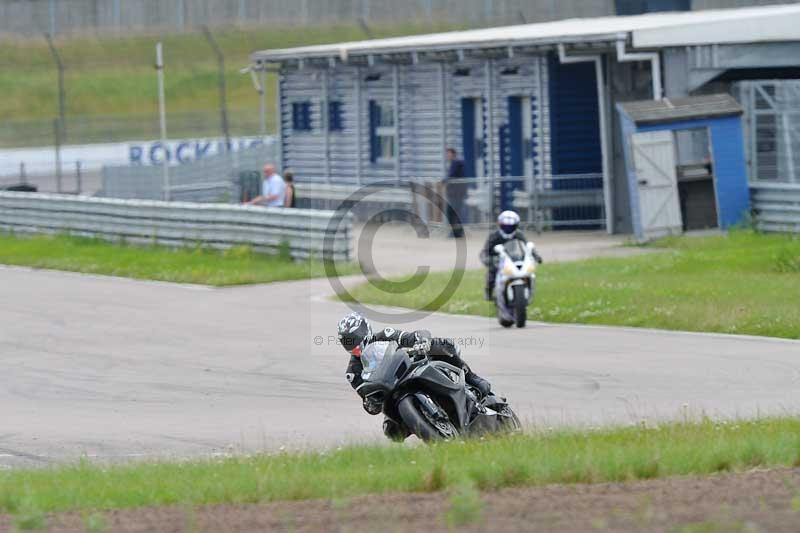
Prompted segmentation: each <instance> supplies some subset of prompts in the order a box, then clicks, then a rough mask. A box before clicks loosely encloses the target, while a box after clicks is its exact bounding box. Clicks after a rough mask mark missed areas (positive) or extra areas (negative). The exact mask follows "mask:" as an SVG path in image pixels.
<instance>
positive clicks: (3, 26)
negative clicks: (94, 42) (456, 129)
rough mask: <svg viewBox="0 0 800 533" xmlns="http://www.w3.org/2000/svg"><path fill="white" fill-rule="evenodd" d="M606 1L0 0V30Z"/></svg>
mask: <svg viewBox="0 0 800 533" xmlns="http://www.w3.org/2000/svg"><path fill="white" fill-rule="evenodd" d="M614 12H615V10H614V0H571V1H565V0H403V1H400V0H164V1H154V0H124V1H123V0H106V1H100V0H26V1H19V0H0V32H3V33H12V34H18V35H40V34H41V33H43V32H49V33H50V34H52V35H69V34H74V33H86V32H103V33H115V32H118V33H125V32H131V31H134V32H136V31H152V30H170V31H178V32H182V31H188V30H190V29H192V28H195V27H197V26H200V25H208V26H210V27H220V26H233V25H238V26H246V25H266V26H298V25H302V26H309V25H320V24H341V23H346V24H352V23H353V22H355V21H358V20H362V21H365V22H369V23H398V22H407V21H424V20H431V19H434V18H437V19H442V20H447V21H450V22H455V23H462V24H463V23H468V24H470V25H474V26H482V25H496V24H514V23H524V22H542V21H547V20H556V19H563V18H569V17H596V16H603V15H613V14H614Z"/></svg>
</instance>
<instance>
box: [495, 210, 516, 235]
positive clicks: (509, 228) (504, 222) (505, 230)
mask: <svg viewBox="0 0 800 533" xmlns="http://www.w3.org/2000/svg"><path fill="white" fill-rule="evenodd" d="M497 225H498V226H500V233H501V234H502V235H503V237H505V238H506V239H510V238H511V237H513V236H514V233H515V232H516V231H517V228H519V215H518V214H516V213H515V212H514V211H503V212H502V213H500V216H498V217H497Z"/></svg>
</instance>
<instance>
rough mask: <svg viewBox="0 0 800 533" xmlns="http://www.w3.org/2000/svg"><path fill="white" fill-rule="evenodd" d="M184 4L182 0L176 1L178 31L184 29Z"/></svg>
mask: <svg viewBox="0 0 800 533" xmlns="http://www.w3.org/2000/svg"><path fill="white" fill-rule="evenodd" d="M185 15H186V6H185V5H184V3H183V0H178V2H177V19H178V21H177V22H178V31H181V32H182V31H184V30H185V29H186V16H185Z"/></svg>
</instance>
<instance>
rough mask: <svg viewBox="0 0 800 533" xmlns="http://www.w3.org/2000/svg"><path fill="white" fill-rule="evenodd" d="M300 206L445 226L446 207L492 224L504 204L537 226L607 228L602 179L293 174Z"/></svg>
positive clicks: (465, 219)
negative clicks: (345, 208)
mask: <svg viewBox="0 0 800 533" xmlns="http://www.w3.org/2000/svg"><path fill="white" fill-rule="evenodd" d="M295 182H296V185H295V188H296V196H297V201H298V205H302V206H304V207H315V208H325V209H336V208H338V206H340V205H341V203H342V202H343V201H347V200H350V202H351V203H352V202H353V199H354V198H357V199H358V201H357V202H355V203H354V204H353V205H352V207H350V209H351V210H352V212H353V214H354V215H355V217H356V219H358V220H362V221H365V220H370V219H374V218H376V217H392V216H395V217H399V218H402V217H403V216H404V214H403V213H413V214H414V215H417V216H419V217H420V218H421V219H422V220H424V221H426V222H427V223H429V224H432V225H434V226H436V225H446V224H447V223H448V221H447V209H448V205H449V207H451V208H453V209H454V210H455V212H456V213H457V215H458V220H459V221H460V222H462V223H463V224H467V225H472V226H488V225H494V223H495V217H496V216H497V214H498V213H499V212H500V211H502V210H504V209H513V210H515V211H517V212H519V213H520V216H521V218H522V221H523V225H525V226H526V227H527V228H530V229H534V230H536V231H546V230H559V229H575V230H578V229H603V228H605V207H604V206H605V203H604V200H603V189H602V188H599V185H600V183H601V182H600V178H599V176H596V175H590V176H550V177H546V178H541V179H539V178H537V180H535V181H533V180H531V178H529V177H502V178H497V179H495V180H487V179H485V178H468V179H461V180H453V181H450V182H448V183H449V185H447V184H445V183H443V182H442V181H441V179H440V178H416V179H412V180H408V179H402V180H397V181H389V182H387V181H385V180H364V179H362V181H361V185H359V184H358V183H357V182H356V180H355V179H351V180H342V179H337V180H335V181H334V182H329V181H326V180H324V179H313V178H305V179H303V178H302V177H299V178H298V177H295Z"/></svg>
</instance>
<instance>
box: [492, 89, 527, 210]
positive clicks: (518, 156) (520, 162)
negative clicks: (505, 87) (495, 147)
mask: <svg viewBox="0 0 800 533" xmlns="http://www.w3.org/2000/svg"><path fill="white" fill-rule="evenodd" d="M529 102H530V100H529V99H528V98H524V97H522V96H509V97H508V102H507V105H508V124H504V125H502V126H500V132H499V133H500V175H501V176H503V177H506V178H508V179H504V180H502V182H501V184H500V206H499V207H500V210H501V211H505V210H506V209H513V208H514V206H513V202H514V191H515V190H517V189H522V188H524V187H523V185H524V182H525V176H526V172H525V160H526V159H527V158H529V157H530V154H526V153H525V152H526V150H525V146H526V145H527V144H528V141H527V139H526V132H525V131H524V129H523V124H524V123H526V122H530V121H525V120H524V116H525V113H526V112H527V114H528V115H530V110H526V109H525V108H526V107H527V106H526V105H525V103H527V104H528V105H529ZM528 136H529V135H528Z"/></svg>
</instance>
